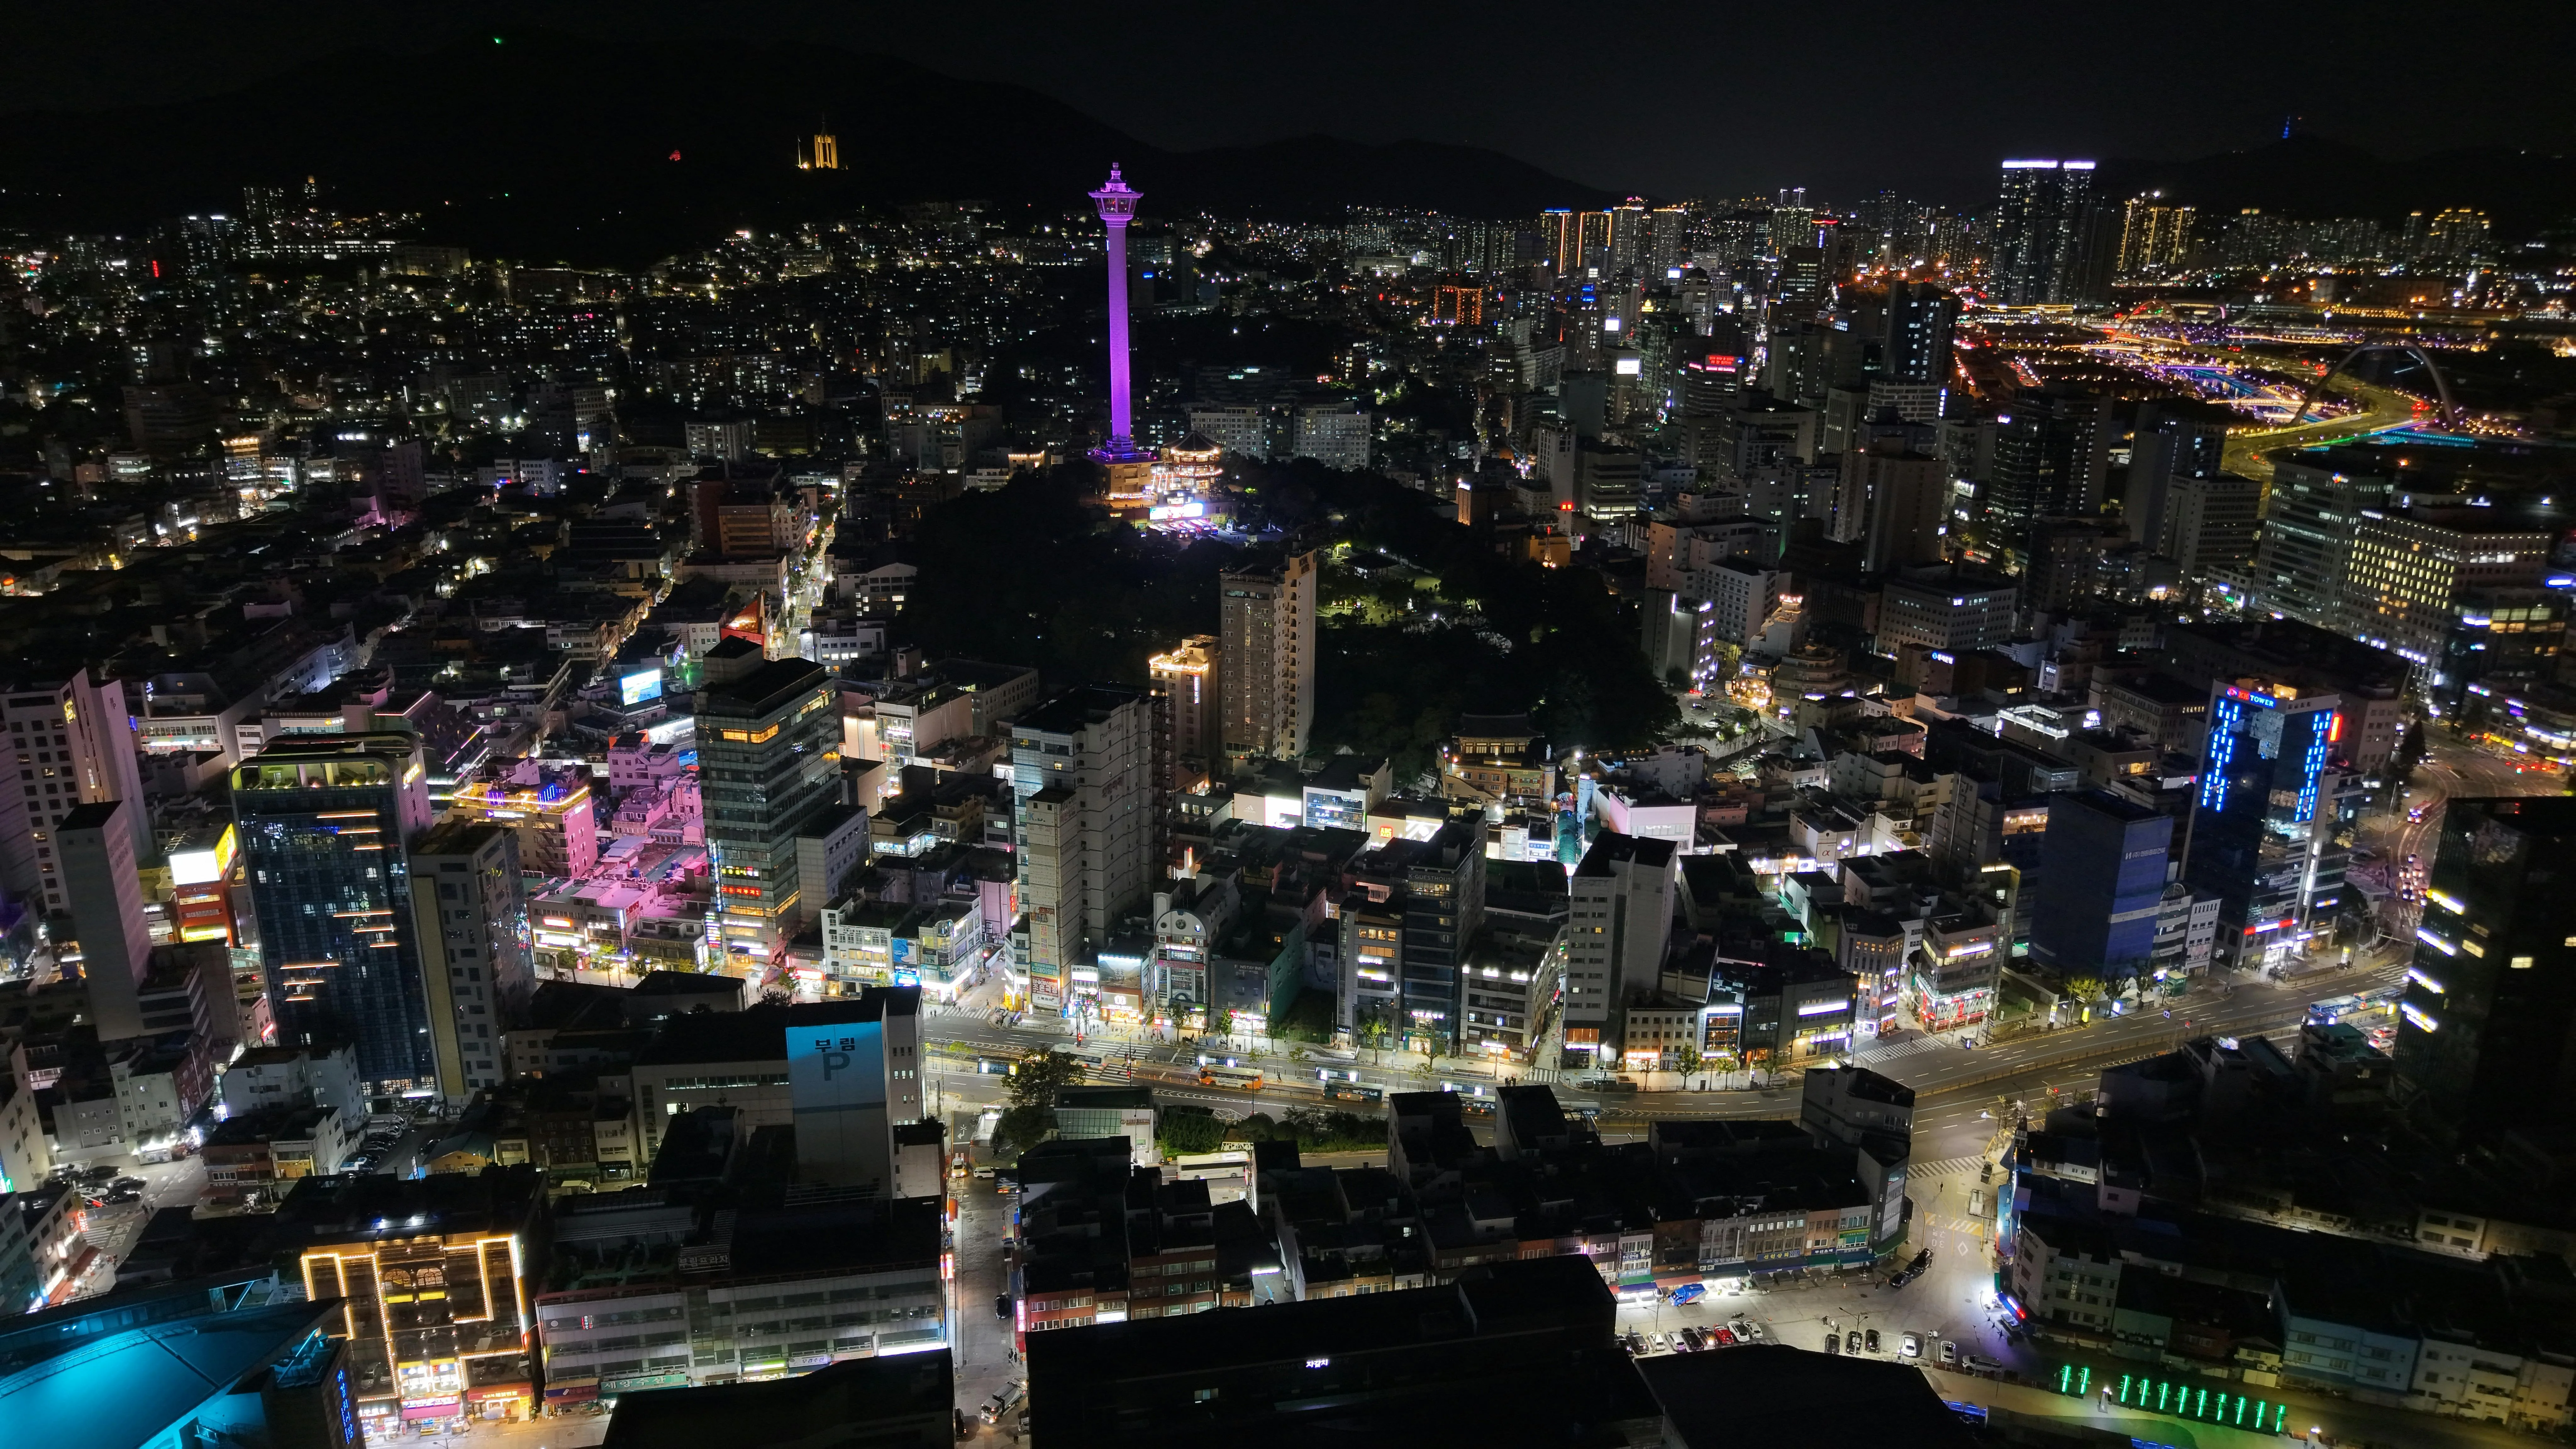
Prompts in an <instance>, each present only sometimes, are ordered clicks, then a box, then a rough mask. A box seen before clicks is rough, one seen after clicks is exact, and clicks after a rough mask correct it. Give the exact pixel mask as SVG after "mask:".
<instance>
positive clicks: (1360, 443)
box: [1289, 402, 1370, 473]
mask: <svg viewBox="0 0 2576 1449" xmlns="http://www.w3.org/2000/svg"><path fill="white" fill-rule="evenodd" d="M1369 418H1370V414H1369V412H1368V410H1367V409H1365V408H1362V407H1360V406H1358V405H1357V404H1355V403H1347V402H1339V403H1321V404H1318V405H1316V406H1314V407H1306V408H1299V409H1298V410H1297V432H1296V436H1295V438H1294V439H1293V440H1292V442H1291V443H1290V445H1289V456H1291V457H1296V458H1312V459H1314V460H1315V461H1316V462H1318V463H1321V464H1323V465H1324V466H1325V467H1327V468H1331V469H1333V470H1335V471H1336V472H1342V473H1350V472H1356V471H1358V470H1359V469H1362V468H1365V467H1367V466H1368V463H1369Z"/></svg>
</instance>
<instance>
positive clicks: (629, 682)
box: [617, 664, 662, 709]
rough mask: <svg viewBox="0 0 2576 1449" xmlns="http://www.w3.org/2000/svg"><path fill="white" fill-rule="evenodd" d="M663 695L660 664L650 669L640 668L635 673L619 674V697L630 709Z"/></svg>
mask: <svg viewBox="0 0 2576 1449" xmlns="http://www.w3.org/2000/svg"><path fill="white" fill-rule="evenodd" d="M661 697H662V666H660V665H658V664H657V665H655V666H653V667H652V668H650V669H639V670H637V671H635V672H634V673H633V674H626V675H620V676H618V680H617V699H618V702H619V703H621V704H623V705H625V706H626V707H627V708H628V709H633V708H634V707H635V706H637V705H639V704H643V703H644V702H646V701H647V700H655V699H660V698H661Z"/></svg>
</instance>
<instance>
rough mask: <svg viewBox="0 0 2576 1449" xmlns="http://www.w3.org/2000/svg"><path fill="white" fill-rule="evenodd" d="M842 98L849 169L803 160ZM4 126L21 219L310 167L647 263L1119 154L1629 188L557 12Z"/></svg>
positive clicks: (825, 51) (1125, 158)
mask: <svg viewBox="0 0 2576 1449" xmlns="http://www.w3.org/2000/svg"><path fill="white" fill-rule="evenodd" d="M826 117H828V118H829V123H830V127H831V130H832V132H833V133H834V134H835V135H836V136H837V137H838V139H839V153H840V161H841V169H840V170H837V171H800V170H798V169H796V166H795V162H796V157H797V147H798V145H799V143H800V141H801V140H802V139H803V138H804V137H806V136H809V135H811V134H812V133H813V132H814V131H815V130H816V129H817V123H818V121H820V120H821V119H823V118H826ZM8 129H9V140H8V144H7V146H6V147H5V148H0V221H5V222H8V223H12V224H16V225H22V226H35V227H42V228H74V229H80V230H94V231H121V232H132V231H134V230H136V229H138V228H140V227H142V226H144V225H146V224H148V223H149V222H151V221H153V220H154V219H157V218H161V217H168V216H176V215H183V214H187V213H191V212H207V211H222V212H232V211H235V210H236V209H238V208H239V207H240V205H241V188H242V187H243V186H245V185H252V184H257V185H276V186H289V187H292V186H293V185H294V184H295V183H298V182H301V181H302V180H303V178H304V177H306V176H308V175H309V176H314V177H318V178H320V180H321V181H322V183H323V185H324V186H325V188H326V190H327V193H328V198H329V201H330V204H331V205H333V206H334V207H335V208H336V209H339V210H343V211H368V210H416V211H420V212H422V213H424V214H425V217H426V219H425V223H424V226H423V228H422V235H423V237H424V239H427V240H432V241H440V242H448V243H462V244H464V245H467V246H469V247H472V248H474V249H475V250H476V251H477V253H478V254H485V255H498V256H506V257H513V258H521V259H528V260H537V261H548V260H563V261H573V262H585V263H590V262H617V263H630V264H631V263H635V262H640V261H646V260H650V259H652V258H655V257H660V256H666V255H670V254H672V253H674V252H678V251H683V250H690V249H694V248H697V247H701V246H705V245H707V244H708V243H709V242H711V241H712V240H713V239H714V238H715V237H717V236H719V235H721V234H722V233H723V232H724V231H726V230H728V229H730V228H733V227H736V226H758V225H770V224H776V223H780V222H786V221H792V220H803V219H813V218H820V217H828V216H831V215H833V214H836V213H846V212H847V211H849V210H851V209H854V208H855V207H857V206H859V205H862V204H867V203H885V202H895V201H907V200H934V199H957V198H967V197H975V198H983V199H987V200H992V201H997V202H1032V203H1036V204H1039V205H1042V206H1045V207H1047V208H1049V209H1050V210H1052V209H1055V208H1065V209H1080V208H1084V207H1086V206H1087V205H1088V203H1087V202H1085V201H1084V200H1083V193H1084V192H1085V191H1088V190H1090V189H1091V188H1092V187H1093V186H1096V185H1098V184H1099V182H1100V180H1101V178H1102V177H1103V176H1104V175H1105V174H1106V173H1107V170H1108V167H1109V163H1111V162H1112V161H1116V162H1119V163H1121V164H1122V165H1124V166H1125V168H1126V172H1127V176H1128V178H1129V179H1130V180H1131V181H1132V182H1133V183H1134V184H1135V185H1136V186H1137V187H1138V188H1139V189H1140V190H1142V191H1143V192H1144V193H1145V195H1146V198H1147V200H1146V212H1147V214H1148V215H1149V216H1151V215H1153V214H1158V213H1159V214H1161V215H1164V216H1174V215H1180V214H1184V213H1187V212H1192V211H1199V210H1209V211H1218V212H1225V213H1230V214H1237V215H1240V214H1245V213H1256V214H1262V213H1266V214H1270V215H1276V216H1283V217H1304V218H1314V219H1328V218H1332V217H1338V216H1339V215H1341V213H1342V209H1343V207H1344V206H1346V205H1354V204H1356V205H1402V206H1411V207H1428V208H1433V209H1436V210H1441V211H1448V212H1454V213H1457V214H1460V215H1464V216H1496V217H1499V216H1534V215H1535V214H1536V213H1537V212H1538V210H1539V209H1540V208H1542V207H1547V206H1567V205H1573V206H1583V205H1600V204H1603V203H1604V202H1605V201H1606V200H1608V199H1609V197H1608V193H1605V192H1601V191H1598V190H1595V189H1592V188H1589V187H1584V186H1580V185H1577V184H1575V183H1573V182H1570V181H1565V180H1562V179H1560V178H1558V177H1554V176H1551V175H1549V174H1547V173H1546V172H1544V171H1541V170H1539V169H1538V168H1536V167H1534V166H1530V165H1528V164H1526V163H1523V162H1519V161H1515V160H1513V159H1511V158H1510V157H1507V156H1503V155H1500V154H1498V153H1495V152H1492V151H1485V150H1479V149H1476V148H1473V147H1466V146H1449V145H1441V144H1435V143H1431V142H1423V141H1403V142H1397V143H1394V144H1391V145H1383V146H1372V145H1362V144H1359V143H1355V142H1349V141H1338V140H1332V139H1328V138H1324V137H1306V138H1302V139H1298V140H1290V141H1277V142H1270V143H1267V144H1263V145H1258V146H1242V147H1227V148H1222V149H1217V150H1209V151H1196V152H1167V151H1164V150H1161V149H1160V148H1157V147H1153V146H1148V145H1146V144H1144V143H1142V142H1140V141H1137V140H1136V139H1135V138H1133V137H1130V136H1127V135H1125V134H1124V133H1122V132H1120V131H1118V130H1116V129H1115V128H1113V127H1110V126H1107V125H1104V124H1102V123H1101V122H1099V121H1096V120H1094V119H1092V118H1091V117H1089V116H1086V115H1084V114H1083V113H1082V112H1080V111H1078V110H1076V109H1074V108H1073V107H1071V106H1068V105H1065V104H1063V103H1062V102H1059V101H1055V100H1051V99H1049V98H1047V97H1045V96H1043V95H1040V94H1038V93H1037V92H1035V91H1031V90H1028V89H1026V88H1023V87H1019V86H1011V85H1000V84H994V83H990V82H983V81H971V80H959V79H956V78H953V77H949V76H944V75H940V74H937V73H936V72H933V71H930V70H926V69H924V68H922V67H920V66H917V65H914V64H912V63H910V62H908V61H904V60H899V59H895V58H892V57H888V56H882V55H859V54H853V53H851V52H848V51H844V50H839V49H836V48H833V47H829V46H822V45H811V44H800V45H778V46H767V47H762V46H751V45H733V46H725V45H706V44H691V45H680V44H674V43H641V42H622V41H599V40H593V39H589V38H585V37H577V36H571V35H566V34H562V33H558V32H550V31H531V32H505V33H503V34H501V35H499V36H498V37H496V36H494V35H493V34H491V33H489V32H483V33H477V34H475V35H472V36H467V37H460V38H459V39H457V40H456V41H454V42H452V43H449V44H447V45H445V46H442V47H440V48H437V49H434V50H430V51H428V52H426V53H424V54H418V55H393V54H387V53H384V52H381V51H363V52H353V53H347V54H343V55H340V56H337V57H334V58H332V59H330V60H327V61H324V62H321V63H318V64H315V65H311V66H307V67H305V68H303V69H302V70H299V71H297V72H295V73H292V74H289V75H286V76H282V77H274V78H268V79H263V80H261V81H258V82H256V83H254V84H252V85H249V86H247V87H245V88H244V89H242V90H240V91H237V92H234V93H231V94H227V95H221V96H214V97H207V98H202V99H196V100H189V101H182V102H176V103H172V104H166V105H155V106H135V107H124V108H119V109H114V110H106V111H98V112H86V113H84V112H70V111H47V112H32V113H25V114H21V115H17V116H12V117H10V118H9V126H8ZM675 154H676V155H677V157H678V159H677V160H674V159H673V157H674V155H675Z"/></svg>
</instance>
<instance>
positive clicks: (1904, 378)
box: [1878, 282, 1959, 416]
mask: <svg viewBox="0 0 2576 1449" xmlns="http://www.w3.org/2000/svg"><path fill="white" fill-rule="evenodd" d="M1958 317H1959V299H1958V298H1957V297H1954V296H1952V295H1951V294H1950V290H1949V288H1947V287H1943V286H1940V285H1938V284H1936V283H1932V282H1890V283H1889V284H1888V287H1887V335H1886V340H1885V343H1884V345H1883V346H1882V347H1881V348H1880V350H1879V363H1878V375H1879V377H1880V378H1882V379H1884V380H1886V381H1888V382H1897V383H1917V384H1922V385H1927V386H1932V387H1942V386H1946V385H1947V384H1948V383H1949V381H1950V334H1951V331H1952V329H1953V327H1954V326H1955V325H1956V324H1957V321H1958ZM1935 416H1938V412H1937V410H1936V412H1935Z"/></svg>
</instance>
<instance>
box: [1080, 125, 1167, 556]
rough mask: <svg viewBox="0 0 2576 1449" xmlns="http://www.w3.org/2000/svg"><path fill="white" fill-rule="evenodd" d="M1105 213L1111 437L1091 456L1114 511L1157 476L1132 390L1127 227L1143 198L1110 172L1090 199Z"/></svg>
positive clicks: (1141, 494) (1139, 497) (1140, 494)
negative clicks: (1104, 472) (1140, 435)
mask: <svg viewBox="0 0 2576 1449" xmlns="http://www.w3.org/2000/svg"><path fill="white" fill-rule="evenodd" d="M1091 199H1092V201H1093V202H1095V203H1097V204H1098V206H1099V208H1100V222H1101V225H1103V226H1105V227H1107V228H1108V229H1109V436H1108V437H1107V438H1105V439H1103V440H1102V441H1101V444H1100V446H1099V447H1097V448H1094V449H1092V450H1091V460H1092V461H1093V462H1095V463H1099V464H1101V465H1102V466H1104V467H1106V468H1107V469H1108V470H1109V496H1110V499H1111V501H1112V504H1113V506H1114V505H1115V504H1116V503H1117V502H1119V501H1122V500H1123V499H1127V498H1132V499H1134V500H1135V501H1139V502H1141V501H1142V500H1143V497H1144V493H1145V483H1146V479H1147V477H1148V475H1149V474H1150V472H1151V471H1152V469H1151V465H1152V463H1153V461H1154V454H1153V452H1152V450H1150V449H1146V448H1139V447H1137V446H1136V424H1135V410H1134V405H1133V404H1132V403H1131V402H1130V401H1129V399H1128V389H1127V224H1128V223H1129V222H1131V221H1134V220H1135V219H1136V203H1137V202H1138V201H1140V200H1142V199H1143V198H1142V197H1141V196H1140V195H1138V193H1137V192H1136V190H1135V189H1134V188H1133V187H1130V186H1129V185H1128V184H1127V183H1126V182H1125V181H1123V180H1121V179H1119V175H1118V168H1117V167H1116V166H1114V165H1113V166H1111V167H1110V168H1109V179H1108V180H1107V181H1104V182H1102V183H1101V185H1100V189H1099V190H1098V191H1095V192H1093V193H1091Z"/></svg>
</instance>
